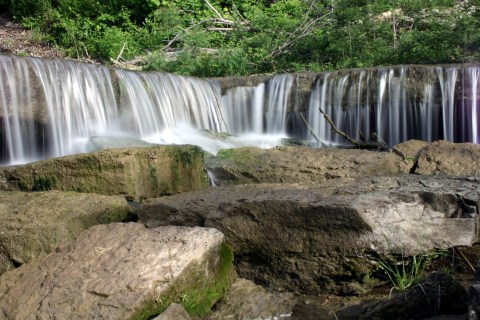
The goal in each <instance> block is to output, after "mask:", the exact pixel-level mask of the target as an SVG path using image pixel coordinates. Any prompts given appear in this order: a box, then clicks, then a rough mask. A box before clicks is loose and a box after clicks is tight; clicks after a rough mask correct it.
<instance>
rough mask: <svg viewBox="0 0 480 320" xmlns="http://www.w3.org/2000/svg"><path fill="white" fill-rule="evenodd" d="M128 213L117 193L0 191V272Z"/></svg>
mask: <svg viewBox="0 0 480 320" xmlns="http://www.w3.org/2000/svg"><path fill="white" fill-rule="evenodd" d="M129 213H130V207H129V205H128V203H127V201H126V200H125V198H124V197H121V196H104V195H98V194H82V193H76V192H60V191H49V192H33V193H27V192H18V191H9V192H6V191H0V220H1V221H2V223H1V224H0V274H2V273H3V272H5V271H6V270H8V269H11V268H14V267H16V266H19V265H22V264H25V263H27V262H29V261H30V260H32V259H34V258H37V257H39V256H42V255H46V254H47V253H50V252H53V251H55V249H56V248H57V247H58V246H59V245H60V244H61V243H62V242H64V241H66V240H69V239H72V238H74V237H76V236H77V235H78V234H79V233H80V232H82V231H83V230H85V229H87V228H89V227H91V226H93V225H96V224H101V223H110V222H118V221H123V220H125V219H127V218H128V215H129Z"/></svg>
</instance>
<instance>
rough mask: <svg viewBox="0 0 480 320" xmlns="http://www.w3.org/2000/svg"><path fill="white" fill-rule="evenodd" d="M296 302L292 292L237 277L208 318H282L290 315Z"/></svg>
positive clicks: (242, 319)
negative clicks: (259, 284) (264, 286)
mask: <svg viewBox="0 0 480 320" xmlns="http://www.w3.org/2000/svg"><path fill="white" fill-rule="evenodd" d="M295 304H296V298H295V296H294V294H293V293H290V292H270V291H267V290H266V289H264V288H263V287H261V286H258V285H256V284H255V283H253V282H252V281H250V280H247V279H241V278H239V279H237V281H236V282H235V283H234V284H233V285H232V287H231V289H230V291H229V292H227V294H226V295H225V296H224V297H223V298H222V300H221V301H220V302H219V307H218V308H217V309H216V310H215V311H214V312H212V314H211V315H209V316H208V317H207V319H208V320H223V319H232V320H249V319H258V320H262V319H280V318H282V317H283V318H286V317H289V316H290V314H291V313H292V309H293V307H294V306H295Z"/></svg>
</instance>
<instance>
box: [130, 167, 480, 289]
mask: <svg viewBox="0 0 480 320" xmlns="http://www.w3.org/2000/svg"><path fill="white" fill-rule="evenodd" d="M479 194H480V187H479V184H478V182H476V181H470V180H468V179H461V178H456V179H455V178H449V177H425V176H417V175H402V176H391V177H375V178H370V177H369V178H363V179H357V180H354V181H352V180H351V179H336V180H330V181H327V182H324V183H321V184H316V183H310V184H248V185H238V186H229V187H218V188H213V189H209V190H202V191H198V192H195V193H183V194H179V195H175V196H171V197H165V198H157V199H149V200H147V201H145V202H144V204H143V205H142V206H141V207H140V208H139V209H138V210H137V214H138V216H139V219H140V221H142V222H143V223H145V224H146V225H147V226H150V227H156V226H159V225H202V226H203V225H204V226H209V227H214V228H216V229H218V230H220V231H221V232H223V233H224V234H225V236H226V238H227V240H228V241H229V242H230V243H231V244H232V246H233V247H234V250H235V254H236V256H235V259H236V267H237V271H238V272H239V275H240V276H241V277H244V278H247V279H253V280H256V281H257V280H258V281H259V282H261V283H266V284H268V285H269V286H271V287H272V288H277V289H280V290H287V291H299V292H304V293H312V294H318V293H324V292H326V291H327V292H334V293H343V294H352V293H362V292H364V291H365V290H366V288H368V285H369V284H368V283H365V282H364V277H365V276H367V275H368V274H370V273H371V272H372V270H373V269H374V268H375V266H376V265H377V264H376V262H375V259H376V258H375V257H378V256H382V255H384V254H385V253H389V252H393V253H397V254H398V255H402V254H404V255H409V254H413V253H418V252H421V253H426V252H429V251H430V250H434V249H436V248H450V247H454V246H462V245H463V246H470V245H472V244H473V243H474V242H476V241H477V239H478V238H477V228H476V224H477V220H478V218H477V214H476V213H477V210H478V200H479ZM372 253H374V254H373V257H372V256H371V254H372Z"/></svg>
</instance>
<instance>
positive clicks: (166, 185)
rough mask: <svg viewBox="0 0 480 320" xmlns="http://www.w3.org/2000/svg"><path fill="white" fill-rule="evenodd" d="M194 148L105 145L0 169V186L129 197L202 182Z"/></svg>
mask: <svg viewBox="0 0 480 320" xmlns="http://www.w3.org/2000/svg"><path fill="white" fill-rule="evenodd" d="M204 156H205V153H204V151H203V150H202V149H201V148H199V147H196V146H155V147H146V148H120V149H109V150H103V151H99V152H94V153H85V154H77V155H71V156H66V157H61V158H54V159H49V160H44V161H39V162H34V163H29V164H26V165H23V166H18V167H5V168H2V169H0V189H1V190H23V191H41V190H63V191H79V192H94V193H100V194H108V195H112V194H122V195H127V196H131V197H133V198H135V199H142V198H148V197H155V196H161V195H166V194H174V193H177V192H183V191H192V190H198V189H202V188H204V187H207V186H208V179H207V174H206V172H205V169H204V167H203V162H204Z"/></svg>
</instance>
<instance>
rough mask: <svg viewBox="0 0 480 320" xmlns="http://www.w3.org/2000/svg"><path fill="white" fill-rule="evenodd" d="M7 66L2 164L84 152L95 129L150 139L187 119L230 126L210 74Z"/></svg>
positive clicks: (0, 63) (63, 64)
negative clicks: (199, 76) (203, 76)
mask: <svg viewBox="0 0 480 320" xmlns="http://www.w3.org/2000/svg"><path fill="white" fill-rule="evenodd" d="M0 68H1V69H0V81H1V85H0V103H1V105H0V112H1V114H0V126H1V127H0V129H1V131H0V142H1V145H2V153H1V155H0V163H7V164H13V163H23V162H29V161H33V160H37V159H42V158H48V157H56V156H62V155H67V154H72V153H77V152H84V151H86V149H87V146H88V139H89V138H90V137H92V136H126V137H134V138H138V139H145V140H147V141H148V140H155V139H156V138H158V137H157V135H159V134H161V133H162V132H163V131H165V130H169V129H174V128H176V127H178V126H181V125H184V124H186V125H188V126H189V127H193V128H199V129H208V130H211V131H215V132H220V131H226V127H225V124H224V121H223V120H222V119H221V113H220V112H219V108H220V106H219V101H220V94H219V92H220V91H219V88H218V85H216V84H215V83H213V82H211V81H207V80H201V79H196V78H191V77H181V76H175V75H170V74H161V73H136V72H131V71H124V70H111V69H109V68H107V67H103V66H96V65H88V64H82V63H76V62H72V61H62V60H46V59H37V58H20V57H10V56H0ZM115 80H116V82H115ZM117 87H118V88H117ZM166 135H168V133H167V134H166ZM152 142H157V141H152ZM158 142H165V141H158ZM173 142H176V141H173ZM166 143H172V141H166Z"/></svg>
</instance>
